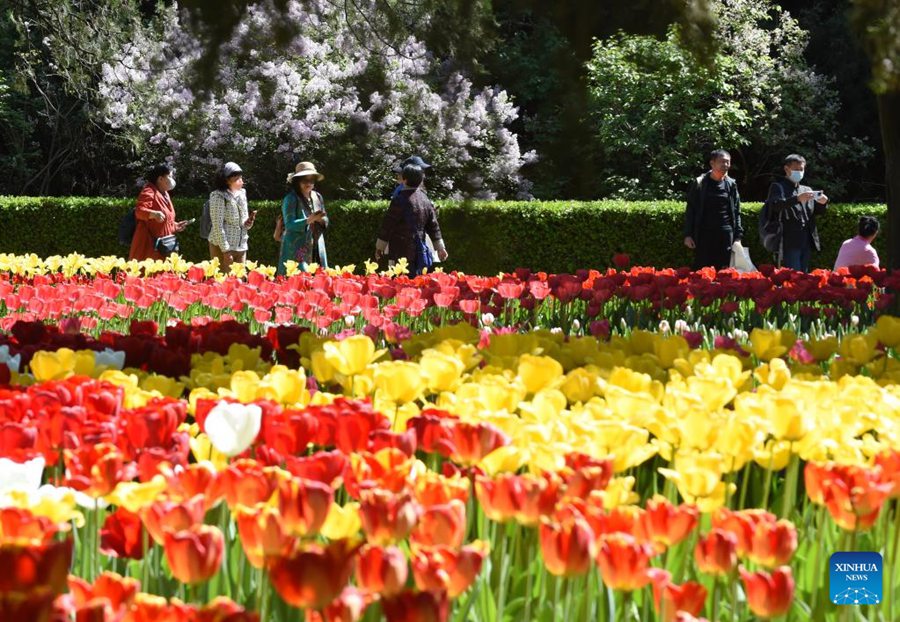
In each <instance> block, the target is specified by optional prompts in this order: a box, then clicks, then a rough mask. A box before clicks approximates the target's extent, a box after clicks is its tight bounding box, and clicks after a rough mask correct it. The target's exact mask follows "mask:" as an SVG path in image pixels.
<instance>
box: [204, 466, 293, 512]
mask: <svg viewBox="0 0 900 622" xmlns="http://www.w3.org/2000/svg"><path fill="white" fill-rule="evenodd" d="M282 473H283V471H280V470H279V469H276V468H273V467H263V466H262V465H261V464H260V463H258V462H257V461H256V460H250V459H248V458H244V459H241V460H236V461H235V462H232V463H231V464H229V465H228V467H227V468H226V469H225V470H223V471H220V472H219V473H218V475H217V476H216V479H215V484H214V485H213V486H212V489H211V493H212V495H213V496H214V497H216V498H218V497H222V496H224V497H225V502H226V503H227V504H228V507H229V508H234V507H235V506H236V505H246V506H247V507H253V506H254V505H256V504H257V503H265V502H266V501H268V500H269V497H271V496H272V493H273V492H275V489H276V488H277V487H278V482H279V480H280V478H281V474H282Z"/></svg>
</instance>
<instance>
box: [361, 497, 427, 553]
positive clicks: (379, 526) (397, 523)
mask: <svg viewBox="0 0 900 622" xmlns="http://www.w3.org/2000/svg"><path fill="white" fill-rule="evenodd" d="M418 517H419V507H418V505H417V504H416V502H415V501H414V500H413V498H412V496H411V495H410V493H408V492H404V493H399V494H398V493H393V492H391V491H389V490H380V489H371V490H364V491H362V494H361V496H360V504H359V518H360V522H361V523H362V528H363V531H364V532H365V533H366V538H367V539H368V540H369V542H372V543H373V544H390V543H391V542H396V541H398V540H403V539H404V538H406V537H407V536H409V533H410V532H411V531H412V528H413V527H414V526H415V524H416V520H417V519H418Z"/></svg>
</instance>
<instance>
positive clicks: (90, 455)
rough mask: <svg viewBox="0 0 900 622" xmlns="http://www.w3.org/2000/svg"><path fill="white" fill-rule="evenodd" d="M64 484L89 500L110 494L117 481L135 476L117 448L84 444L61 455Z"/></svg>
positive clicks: (130, 465)
mask: <svg viewBox="0 0 900 622" xmlns="http://www.w3.org/2000/svg"><path fill="white" fill-rule="evenodd" d="M64 455H65V463H66V478H65V482H64V483H65V484H66V485H67V486H71V487H72V488H74V489H75V490H80V491H81V492H84V493H86V494H88V495H91V496H92V497H102V496H105V495H108V494H109V493H111V492H112V491H113V490H114V489H115V487H116V486H118V485H119V482H124V481H129V480H131V479H132V478H134V476H135V475H136V469H135V467H134V465H133V464H126V462H125V457H124V456H123V455H122V452H121V451H119V449H118V448H117V447H116V446H115V445H112V444H110V443H99V444H96V445H94V444H86V445H85V446H83V447H81V448H80V449H67V450H65V452H64Z"/></svg>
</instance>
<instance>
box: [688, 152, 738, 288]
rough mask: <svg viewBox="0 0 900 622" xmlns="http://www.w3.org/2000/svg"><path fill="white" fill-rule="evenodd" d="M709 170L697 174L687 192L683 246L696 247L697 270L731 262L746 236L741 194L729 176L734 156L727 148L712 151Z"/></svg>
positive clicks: (726, 264)
mask: <svg viewBox="0 0 900 622" xmlns="http://www.w3.org/2000/svg"><path fill="white" fill-rule="evenodd" d="M709 167H710V170H709V171H708V172H706V173H704V174H703V175H701V176H700V177H698V178H697V179H696V180H695V182H694V183H693V184H692V186H691V189H690V190H689V191H688V195H687V208H686V209H685V212H684V245H685V246H687V247H688V248H692V249H694V269H695V270H699V269H700V268H703V267H706V266H713V267H715V268H716V269H722V268H727V267H728V266H729V265H730V264H731V247H732V245H733V244H734V243H735V242H737V241H738V240H740V239H741V238H742V237H743V235H744V229H743V227H742V226H741V197H740V195H739V194H738V189H737V183H736V182H735V181H734V180H733V179H732V178H730V177H729V176H728V169H730V168H731V155H730V154H729V153H728V152H727V151H725V150H724V149H716V150H715V151H713V152H712V153H711V154H709Z"/></svg>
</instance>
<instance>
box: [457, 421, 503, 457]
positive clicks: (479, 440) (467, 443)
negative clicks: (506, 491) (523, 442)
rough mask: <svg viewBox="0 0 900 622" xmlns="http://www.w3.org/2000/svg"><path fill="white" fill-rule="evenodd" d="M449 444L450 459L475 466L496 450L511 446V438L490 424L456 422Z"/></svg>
mask: <svg viewBox="0 0 900 622" xmlns="http://www.w3.org/2000/svg"><path fill="white" fill-rule="evenodd" d="M448 442H449V443H450V458H452V459H453V460H455V461H456V462H459V463H460V464H464V465H473V464H478V463H479V462H481V460H482V458H484V457H485V456H487V455H488V454H489V453H491V452H492V451H494V450H495V449H499V448H500V447H504V446H506V445H509V443H510V438H509V436H507V435H506V434H505V433H504V432H502V431H501V430H499V429H498V428H496V427H495V426H493V425H491V424H490V423H475V424H472V423H462V422H455V423H454V424H453V427H452V428H451V437H450V439H449V441H448Z"/></svg>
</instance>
